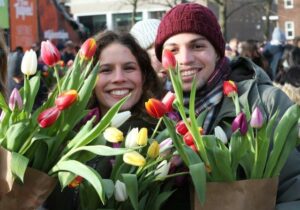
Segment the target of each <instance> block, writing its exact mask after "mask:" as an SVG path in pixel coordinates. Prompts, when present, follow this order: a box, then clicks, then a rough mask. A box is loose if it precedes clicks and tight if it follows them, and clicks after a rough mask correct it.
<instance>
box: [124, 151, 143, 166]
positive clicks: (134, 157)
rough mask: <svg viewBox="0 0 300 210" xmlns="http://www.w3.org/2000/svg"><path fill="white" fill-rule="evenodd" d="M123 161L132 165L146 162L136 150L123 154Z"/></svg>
mask: <svg viewBox="0 0 300 210" xmlns="http://www.w3.org/2000/svg"><path fill="white" fill-rule="evenodd" d="M123 161H124V162H125V163H127V164H129V165H133V166H144V165H145V164H146V160H145V158H144V157H143V156H142V155H141V154H140V153H138V152H136V151H132V152H127V153H125V154H124V155H123Z"/></svg>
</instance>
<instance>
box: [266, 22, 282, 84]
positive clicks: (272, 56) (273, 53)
mask: <svg viewBox="0 0 300 210" xmlns="http://www.w3.org/2000/svg"><path fill="white" fill-rule="evenodd" d="M285 41H286V38H285V35H284V33H283V32H282V31H281V30H280V29H279V28H278V27H276V28H274V30H273V33H272V40H271V41H270V42H269V43H267V44H266V46H265V48H264V50H263V56H264V57H265V58H266V59H267V60H268V62H269V66H270V70H271V73H270V75H271V79H272V80H274V79H275V77H276V74H277V72H278V68H279V67H280V60H281V58H282V55H283V51H284V47H285Z"/></svg>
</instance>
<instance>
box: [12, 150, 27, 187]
mask: <svg viewBox="0 0 300 210" xmlns="http://www.w3.org/2000/svg"><path fill="white" fill-rule="evenodd" d="M28 163H29V159H28V158H27V157H25V156H23V155H20V154H19V153H16V152H12V153H11V171H12V174H13V175H15V176H16V177H18V178H19V179H20V180H21V181H22V182H23V181H24V174H25V171H26V169H27V166H28Z"/></svg>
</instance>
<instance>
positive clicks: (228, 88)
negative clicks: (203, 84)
mask: <svg viewBox="0 0 300 210" xmlns="http://www.w3.org/2000/svg"><path fill="white" fill-rule="evenodd" d="M223 92H224V94H225V95H226V96H228V97H232V96H233V95H234V94H236V93H237V86H236V84H235V83H234V82H233V81H232V80H228V81H225V82H224V83H223Z"/></svg>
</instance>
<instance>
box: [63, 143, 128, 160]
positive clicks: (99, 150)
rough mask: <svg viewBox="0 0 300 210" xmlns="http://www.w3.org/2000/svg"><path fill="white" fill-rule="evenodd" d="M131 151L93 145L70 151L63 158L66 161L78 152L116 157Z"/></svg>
mask: <svg viewBox="0 0 300 210" xmlns="http://www.w3.org/2000/svg"><path fill="white" fill-rule="evenodd" d="M132 150H133V149H130V148H129V149H128V148H112V147H109V146H105V145H93V146H82V147H78V148H76V149H73V150H70V152H69V153H68V154H66V155H65V156H64V157H63V158H64V159H66V158H68V157H70V156H71V155H72V154H75V153H77V152H79V151H88V152H91V153H93V154H96V155H100V156H116V155H123V154H124V153H126V152H130V151H132Z"/></svg>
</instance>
